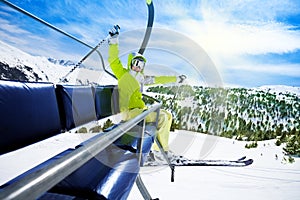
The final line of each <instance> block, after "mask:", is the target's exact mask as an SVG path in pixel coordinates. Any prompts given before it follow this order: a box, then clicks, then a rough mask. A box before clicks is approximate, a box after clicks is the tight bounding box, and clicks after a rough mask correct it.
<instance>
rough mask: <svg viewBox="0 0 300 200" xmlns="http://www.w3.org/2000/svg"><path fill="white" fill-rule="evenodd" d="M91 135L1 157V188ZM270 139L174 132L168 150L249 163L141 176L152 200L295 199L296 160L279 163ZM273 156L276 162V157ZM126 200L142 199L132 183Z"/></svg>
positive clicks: (299, 173) (148, 170)
mask: <svg viewBox="0 0 300 200" xmlns="http://www.w3.org/2000/svg"><path fill="white" fill-rule="evenodd" d="M94 135H95V134H91V133H88V134H75V133H63V134H59V135H56V136H54V137H52V138H49V139H47V140H44V141H42V142H38V143H35V144H33V145H30V146H28V147H25V148H23V149H21V150H17V151H14V152H11V153H7V154H4V155H1V156H0V163H1V164H0V185H2V184H4V183H5V182H7V181H8V180H10V179H12V178H13V177H15V176H17V175H19V174H21V173H23V172H25V171H26V170H28V169H30V168H31V167H33V166H35V165H37V164H39V163H41V162H43V161H45V160H47V159H48V158H50V157H52V156H54V155H56V154H58V153H59V152H61V151H63V150H65V149H67V148H73V147H75V146H76V145H77V144H79V143H81V142H83V141H85V140H86V139H88V138H90V137H92V136H94ZM274 142H275V141H274V140H269V141H262V142H258V147H257V148H254V149H246V148H244V146H245V144H246V143H247V142H244V141H235V140H232V139H227V138H221V137H217V136H210V135H205V134H200V133H193V132H189V131H182V130H177V131H175V132H172V133H171V135H170V149H171V150H172V151H173V152H174V153H176V154H181V155H184V156H185V157H188V158H194V159H237V158H240V157H241V156H244V155H245V156H247V158H252V159H254V163H253V164H252V165H250V166H247V167H232V168H231V167H177V168H176V169H175V182H171V181H170V178H171V172H170V169H169V168H168V167H143V168H142V169H141V177H142V179H143V181H144V183H145V185H146V187H147V189H148V190H149V192H150V194H151V196H152V198H160V199H191V200H193V199H206V200H209V199H214V200H215V199H221V198H222V199H230V200H235V199H239V200H240V199H241V197H242V198H243V200H247V199H272V200H277V199H278V200H279V199H280V200H281V199H289V200H296V199H299V197H300V190H299V188H300V158H295V162H294V163H292V164H290V163H284V162H282V161H283V157H284V154H283V153H282V147H278V146H276V145H275V144H274ZM276 155H277V158H276ZM128 199H129V200H139V199H143V198H142V196H141V194H140V192H139V191H138V189H137V187H136V185H134V187H133V189H132V191H131V193H130V195H129V198H128Z"/></svg>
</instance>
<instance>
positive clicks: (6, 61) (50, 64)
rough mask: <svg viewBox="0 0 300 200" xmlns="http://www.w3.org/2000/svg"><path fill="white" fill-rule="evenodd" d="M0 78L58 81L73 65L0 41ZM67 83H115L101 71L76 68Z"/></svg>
mask: <svg viewBox="0 0 300 200" xmlns="http://www.w3.org/2000/svg"><path fill="white" fill-rule="evenodd" d="M0 52H1V54H0V79H5V80H19V81H39V82H53V83H58V82H60V79H61V78H62V77H64V76H65V75H66V74H67V73H69V72H70V70H71V69H72V68H73V67H74V66H75V63H74V62H72V61H69V60H67V61H65V60H59V59H54V58H46V57H42V56H32V55H30V54H28V53H25V52H23V51H21V50H20V49H17V48H15V47H13V46H10V45H8V44H6V43H4V42H2V41H0ZM67 78H68V83H69V84H80V83H82V84H89V83H98V84H102V85H105V84H116V81H115V80H114V79H113V78H111V77H110V76H109V75H107V74H105V73H104V72H103V71H95V70H90V69H85V68H79V67H78V68H76V69H75V70H74V71H73V72H72V73H71V74H69V76H68V77H67Z"/></svg>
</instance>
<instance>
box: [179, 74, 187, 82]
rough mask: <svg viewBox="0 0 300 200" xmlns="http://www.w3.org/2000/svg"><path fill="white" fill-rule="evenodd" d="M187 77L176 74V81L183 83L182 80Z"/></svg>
mask: <svg viewBox="0 0 300 200" xmlns="http://www.w3.org/2000/svg"><path fill="white" fill-rule="evenodd" d="M186 78H187V77H186V75H180V76H178V79H179V80H178V79H177V80H178V83H183V81H184V80H185V79H186Z"/></svg>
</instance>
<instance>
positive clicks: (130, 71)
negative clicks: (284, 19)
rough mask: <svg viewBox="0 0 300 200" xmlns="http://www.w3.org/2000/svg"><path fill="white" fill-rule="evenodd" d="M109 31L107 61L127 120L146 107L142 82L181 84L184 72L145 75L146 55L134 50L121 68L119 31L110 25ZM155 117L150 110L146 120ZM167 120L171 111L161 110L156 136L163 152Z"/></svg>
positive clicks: (166, 137)
mask: <svg viewBox="0 0 300 200" xmlns="http://www.w3.org/2000/svg"><path fill="white" fill-rule="evenodd" d="M109 34H110V38H109V39H108V43H109V51H108V62H109V64H110V67H111V69H112V71H113V73H114V75H115V76H116V78H117V79H118V88H119V104H120V111H121V113H122V114H123V117H122V118H123V120H125V121H127V120H129V119H132V118H134V117H136V116H137V115H139V114H141V113H142V112H143V111H144V110H145V109H147V107H146V105H145V103H144V101H143V100H142V92H143V86H144V85H150V84H165V83H172V82H178V83H182V82H183V81H184V80H185V79H186V76H185V75H180V76H158V77H154V76H145V75H144V68H145V64H146V58H145V57H144V56H143V55H141V54H139V53H135V52H134V53H130V54H129V55H128V62H127V68H124V67H123V65H122V63H121V60H120V59H119V55H118V54H119V47H118V43H119V42H118V36H119V30H118V29H116V28H115V27H114V28H113V29H111V30H110V31H109ZM156 116H157V113H155V112H154V113H151V114H150V115H148V116H147V118H146V122H155V121H156ZM171 123H172V115H171V113H169V112H168V111H166V110H163V109H161V110H160V112H159V119H158V127H157V138H158V140H159V142H160V143H161V145H162V147H163V149H164V151H165V152H168V151H169V144H168V141H169V134H170V127H171ZM153 149H154V150H156V151H158V150H159V148H158V146H157V144H156V143H154V145H153Z"/></svg>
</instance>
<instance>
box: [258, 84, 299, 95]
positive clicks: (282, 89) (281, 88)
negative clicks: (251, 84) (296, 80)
mask: <svg viewBox="0 0 300 200" xmlns="http://www.w3.org/2000/svg"><path fill="white" fill-rule="evenodd" d="M255 89H256V90H262V91H265V92H268V91H269V92H270V93H275V94H279V93H282V94H289V93H290V94H296V95H297V96H298V97H300V88H299V87H293V86H286V85H264V86H261V87H258V88H255Z"/></svg>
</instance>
